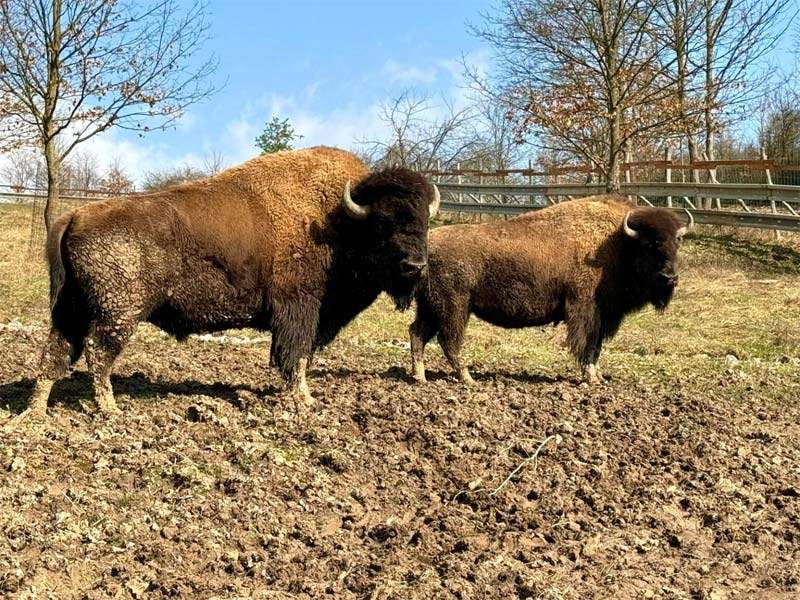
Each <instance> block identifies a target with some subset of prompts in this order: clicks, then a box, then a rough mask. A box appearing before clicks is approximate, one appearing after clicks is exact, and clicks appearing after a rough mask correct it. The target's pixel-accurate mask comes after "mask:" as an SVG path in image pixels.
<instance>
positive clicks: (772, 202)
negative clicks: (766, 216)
mask: <svg viewBox="0 0 800 600" xmlns="http://www.w3.org/2000/svg"><path fill="white" fill-rule="evenodd" d="M761 160H767V151H766V150H764V148H761ZM764 175H765V177H766V179H767V185H772V173H771V172H770V170H769V167H767V166H766V165H765V166H764ZM769 203H770V206H771V208H772V214H774V215H775V214H778V207H777V205H776V204H775V199H774V198H773V199H772V200H770V201H769ZM775 239H776V240H779V239H781V232H780V230H778V229H776V230H775Z"/></svg>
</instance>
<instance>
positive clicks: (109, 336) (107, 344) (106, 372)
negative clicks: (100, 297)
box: [86, 318, 137, 415]
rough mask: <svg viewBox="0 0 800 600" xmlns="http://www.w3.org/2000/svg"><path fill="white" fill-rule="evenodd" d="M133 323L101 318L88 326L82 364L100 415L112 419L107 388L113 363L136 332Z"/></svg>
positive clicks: (111, 398) (114, 410)
mask: <svg viewBox="0 0 800 600" xmlns="http://www.w3.org/2000/svg"><path fill="white" fill-rule="evenodd" d="M136 325H137V321H136V320H133V319H125V318H118V319H110V318H104V319H100V320H97V321H95V322H93V323H92V325H91V328H90V330H89V336H88V340H87V342H86V362H87V364H88V365H89V371H90V372H91V375H92V382H93V384H94V398H95V402H96V403H97V406H98V408H99V409H100V411H101V412H103V413H104V414H107V415H113V414H116V413H118V412H119V409H118V408H117V403H116V400H115V399H114V391H113V388H112V387H111V371H112V369H113V367H114V362H115V361H116V359H117V357H119V355H120V354H121V353H122V350H123V349H124V348H125V345H126V344H127V343H128V341H129V340H130V338H131V336H132V335H133V332H134V331H135V330H136Z"/></svg>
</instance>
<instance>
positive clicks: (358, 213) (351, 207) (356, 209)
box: [342, 181, 369, 221]
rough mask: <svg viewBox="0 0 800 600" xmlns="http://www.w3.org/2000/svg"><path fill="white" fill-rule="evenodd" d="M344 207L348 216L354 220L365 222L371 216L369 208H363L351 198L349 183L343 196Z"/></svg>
mask: <svg viewBox="0 0 800 600" xmlns="http://www.w3.org/2000/svg"><path fill="white" fill-rule="evenodd" d="M342 207H343V208H344V211H345V212H346V213H347V214H348V215H350V216H351V217H353V218H354V219H358V220H359V221H363V220H364V219H366V218H367V215H369V206H361V205H360V204H356V203H355V202H353V199H352V198H351V197H350V182H349V181H348V182H347V184H346V185H345V186H344V194H343V195H342Z"/></svg>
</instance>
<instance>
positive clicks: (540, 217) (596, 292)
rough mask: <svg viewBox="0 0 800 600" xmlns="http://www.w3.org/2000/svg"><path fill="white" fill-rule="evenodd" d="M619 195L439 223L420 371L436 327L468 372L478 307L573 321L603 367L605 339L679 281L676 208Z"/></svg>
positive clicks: (514, 318) (584, 352) (489, 313)
mask: <svg viewBox="0 0 800 600" xmlns="http://www.w3.org/2000/svg"><path fill="white" fill-rule="evenodd" d="M632 209H634V207H633V206H632V205H630V204H628V203H627V202H626V201H625V200H624V199H622V198H619V197H615V196H593V197H589V198H585V199H581V200H574V201H571V202H565V203H562V204H558V205H556V206H552V207H550V208H546V209H543V210H540V211H535V212H530V213H526V214H524V215H521V216H519V217H517V218H514V219H511V220H509V221H497V222H492V223H487V224H481V225H451V226H447V227H440V228H438V229H435V230H433V231H432V232H431V235H430V239H429V242H428V250H429V253H430V259H429V270H428V278H427V281H426V282H425V283H424V284H423V285H421V286H420V289H419V291H418V293H417V316H416V320H415V321H414V323H413V324H412V325H411V327H410V329H409V332H410V335H411V352H412V361H413V371H414V376H415V378H416V379H418V380H420V381H424V380H425V370H424V366H423V362H422V358H423V352H424V348H425V344H426V343H427V342H428V341H429V340H430V339H431V338H432V337H433V336H434V335H436V334H438V339H439V343H440V345H441V346H442V349H443V351H444V353H445V355H446V357H447V358H448V360H449V361H450V363H451V365H452V366H453V368H454V369H455V370H456V373H457V374H458V375H459V377H460V378H461V379H462V380H464V381H466V382H471V377H470V375H469V372H468V371H467V369H466V368H464V367H463V366H462V365H461V363H460V361H459V351H460V349H461V345H462V342H463V336H464V330H465V328H466V325H467V321H468V319H469V316H470V314H475V315H476V316H478V317H479V318H481V319H483V320H485V321H488V322H489V323H492V324H495V325H499V326H501V327H507V328H512V327H530V326H536V325H545V324H549V323H559V322H561V321H565V322H566V325H567V341H568V345H569V347H570V350H571V351H572V353H573V354H574V356H575V357H576V358H577V360H578V362H579V363H580V365H581V367H582V368H583V370H584V374H585V375H586V376H587V377H588V378H590V379H594V378H595V377H596V362H597V358H598V356H599V354H600V348H601V345H602V342H603V340H605V339H608V338H610V337H611V336H613V335H614V334H615V333H616V331H617V329H618V327H619V325H620V323H621V321H622V319H623V317H624V316H625V315H626V314H628V313H630V312H632V311H634V310H637V309H639V308H641V307H642V306H643V305H645V304H646V303H648V302H650V303H652V304H654V305H655V306H656V307H657V308H658V309H663V308H665V307H666V306H667V304H668V303H669V300H670V298H671V296H672V292H673V289H674V287H675V285H676V283H677V275H676V273H675V267H676V258H677V252H678V243H679V240H678V239H677V235H676V234H677V232H678V230H679V229H680V227H681V226H682V223H681V222H680V221H679V219H678V218H677V217H676V216H675V215H674V214H673V213H672V212H670V211H667V210H666V209H658V208H640V209H635V210H634V212H633V213H632V215H631V217H630V219H629V225H630V226H631V227H632V228H634V229H635V230H636V231H638V232H639V233H640V235H639V237H638V238H637V239H632V238H631V237H629V236H627V235H625V233H624V232H623V229H622V223H623V220H624V218H625V215H626V214H627V212H628V211H629V210H632Z"/></svg>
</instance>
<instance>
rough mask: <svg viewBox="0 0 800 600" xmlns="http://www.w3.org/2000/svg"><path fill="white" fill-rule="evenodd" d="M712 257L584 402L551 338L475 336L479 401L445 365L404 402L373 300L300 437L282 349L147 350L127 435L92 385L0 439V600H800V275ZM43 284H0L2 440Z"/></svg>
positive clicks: (167, 346) (33, 339)
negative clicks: (273, 353)
mask: <svg viewBox="0 0 800 600" xmlns="http://www.w3.org/2000/svg"><path fill="white" fill-rule="evenodd" d="M716 244H717V243H716V242H714V241H713V240H712V239H710V238H709V239H707V240H705V241H703V239H698V240H696V241H695V242H693V243H692V244H690V245H689V248H688V249H687V253H688V255H689V260H688V261H687V263H688V264H687V265H686V271H687V274H686V278H685V281H684V282H683V283H682V288H681V292H680V293H679V294H678V296H677V297H676V300H675V302H674V305H673V306H672V307H671V308H670V309H669V310H668V312H667V314H666V315H664V316H659V315H656V314H655V313H654V312H653V311H646V312H645V313H643V314H642V315H640V316H637V317H636V318H634V319H631V320H629V321H628V322H626V324H624V325H623V330H622V331H621V332H620V335H619V337H618V338H617V339H616V340H615V341H614V342H613V344H611V346H610V347H609V349H608V351H607V352H606V353H605V354H604V355H603V357H602V358H601V365H602V366H604V367H605V371H606V373H607V377H606V379H605V381H604V382H603V383H601V384H598V385H595V386H591V387H589V386H587V385H585V384H582V383H580V382H579V381H577V380H576V378H575V377H576V370H575V368H574V366H573V365H572V364H571V362H570V360H569V357H568V356H567V355H566V353H565V352H564V350H563V348H561V346H560V343H559V342H560V339H561V337H562V335H563V333H562V332H561V330H560V329H547V330H529V331H523V332H505V331H502V330H499V329H494V328H490V327H488V326H486V325H483V324H480V323H477V322H473V323H472V324H471V326H470V330H469V332H468V338H469V339H468V342H467V344H468V350H467V352H466V356H467V358H468V359H469V360H468V362H469V363H470V364H471V365H472V368H473V374H474V376H475V379H476V381H477V384H476V385H475V386H472V387H467V386H464V385H462V384H460V383H458V382H456V381H455V380H454V379H453V378H452V377H451V376H450V374H449V372H448V370H447V369H446V368H445V367H446V365H445V363H444V361H443V360H442V359H441V355H440V353H439V352H438V349H437V348H435V344H432V346H431V347H430V349H429V351H428V354H429V356H430V358H429V360H428V363H429V371H428V374H429V379H430V380H431V381H430V383H429V384H427V385H425V386H418V385H414V384H412V383H411V382H410V380H409V379H408V377H407V375H406V363H407V362H408V357H407V355H408V350H407V339H406V337H405V336H404V329H405V327H406V326H407V324H408V322H409V320H410V319H411V315H410V314H397V313H394V312H392V311H391V308H390V306H389V303H388V302H386V301H383V300H382V301H381V302H379V303H378V305H376V306H375V307H373V308H371V309H370V310H369V311H367V313H365V314H364V315H363V316H362V317H360V318H359V319H358V320H357V322H356V323H354V324H353V325H352V326H351V327H350V328H348V330H347V331H345V332H344V333H343V334H342V335H341V336H340V338H339V339H338V340H337V341H336V342H335V343H334V344H333V345H332V346H331V348H329V349H328V350H327V351H326V352H324V353H323V354H322V355H321V356H320V357H319V359H318V360H317V361H316V363H315V365H314V367H313V369H312V372H311V380H310V384H311V387H312V389H313V391H314V393H315V396H316V398H317V405H316V406H315V407H314V408H313V409H312V410H309V411H308V412H307V413H303V414H299V413H298V412H297V411H296V410H295V408H294V405H293V403H291V402H290V401H288V400H287V398H286V397H285V396H284V394H283V393H282V392H281V391H280V381H279V379H278V377H277V375H276V374H275V372H273V371H272V370H270V369H269V368H268V366H267V364H268V351H269V340H268V336H264V335H263V334H259V333H256V332H233V333H232V334H230V335H227V336H206V337H201V338H194V339H190V340H189V341H188V342H186V343H183V344H177V343H176V342H173V341H172V340H170V339H169V338H166V337H164V336H162V335H161V334H159V332H157V331H156V330H155V329H153V328H151V327H146V326H143V327H142V328H141V329H140V331H139V333H138V334H137V336H136V338H135V340H134V341H133V343H132V344H131V345H130V347H129V348H128V349H127V351H126V352H125V354H124V355H123V357H122V358H121V359H120V361H119V362H118V365H117V368H116V371H115V372H116V376H115V378H114V380H113V383H114V387H115V390H116V393H117V397H118V402H119V403H120V406H121V408H122V409H123V414H122V415H121V416H119V417H115V418H113V419H110V420H109V419H105V418H103V417H102V416H100V415H98V414H97V411H96V409H95V406H94V404H93V402H92V400H91V386H90V382H89V379H88V377H87V375H86V373H85V366H84V364H83V362H81V363H80V364H79V365H78V368H77V369H76V371H75V372H74V373H73V374H72V376H71V377H70V378H69V379H67V380H64V381H62V382H61V383H60V384H58V386H57V387H56V389H55V390H54V393H53V397H52V399H51V407H50V409H49V415H48V418H47V419H46V420H45V421H44V422H42V423H25V424H23V425H21V426H19V427H16V428H14V429H13V430H11V429H7V430H6V431H3V432H0V596H3V597H10V598H58V599H61V598H109V597H114V598H128V597H133V598H162V597H185V598H249V597H254V598H324V597H329V598H397V599H406V598H465V599H466V598H570V599H571V598H575V599H578V598H591V597H597V598H609V597H614V598H708V599H715V600H720V599H724V598H734V597H742V598H780V597H785V598H795V597H798V596H797V595H798V594H799V593H800V408H798V407H799V406H800V405H799V404H798V396H800V358H799V357H800V351H798V343H797V342H798V335H800V334H798V331H797V320H796V319H797V312H796V311H797V308H796V307H797V304H798V300H800V298H798V290H800V286H798V283H799V282H800V275H798V273H797V272H795V271H793V270H792V268H787V269H782V270H777V271H776V270H771V269H772V267H770V266H769V264H767V263H764V264H761V265H760V266H759V265H758V264H756V263H757V261H756V259H754V258H753V257H752V256H751V257H750V258H748V259H746V261H748V264H749V266H747V265H744V264H743V263H742V262H740V259H739V258H736V256H734V255H735V254H736V252H735V251H733V250H730V249H729V250H730V252H729V253H728V255H727V256H728V259H726V260H725V261H724V264H720V262H719V254H720V252H721V251H720V250H719V248H718V247H717V245H716ZM712 250H713V252H712ZM787 252H788V250H787ZM791 256H792V258H793V259H794V256H795V255H791ZM8 264H9V262H8V259H7V261H6V267H8ZM754 265H755V266H754ZM765 265H766V266H765ZM37 268H38V267H37ZM7 273H8V271H7ZM25 277H28V273H27V272H26V273H25ZM25 277H23V276H22V275H20V276H19V277H18V278H16V279H14V278H12V277H11V276H10V275H6V279H5V283H6V287H5V288H2V289H4V290H5V291H9V295H8V297H7V300H8V301H7V302H6V304H5V306H4V308H2V317H1V318H0V356H2V360H1V361H0V407H2V408H4V409H5V411H4V412H3V413H0V427H2V426H3V424H7V423H8V422H9V419H10V418H11V417H12V416H13V415H14V414H16V413H18V412H20V411H21V410H22V409H23V408H24V405H25V403H26V402H27V398H28V396H29V394H30V392H31V390H32V386H33V376H34V373H35V367H36V361H37V354H38V352H39V348H40V344H41V343H42V340H43V338H44V336H45V333H46V326H47V323H46V313H45V307H46V299H45V298H41V300H34V301H32V304H28V303H27V301H26V300H25V294H24V293H22V292H18V291H15V290H14V289H12V287H13V286H12V283H13V282H14V281H16V282H19V281H23V280H25ZM37 277H38V278H39V279H37V281H39V284H37V285H40V284H41V278H42V277H43V273H42V274H39V275H37ZM710 281H713V282H714V283H713V285H711V284H710V283H709V282H710ZM764 282H767V283H764ZM714 311H716V313H714ZM792 311H795V312H792Z"/></svg>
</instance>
